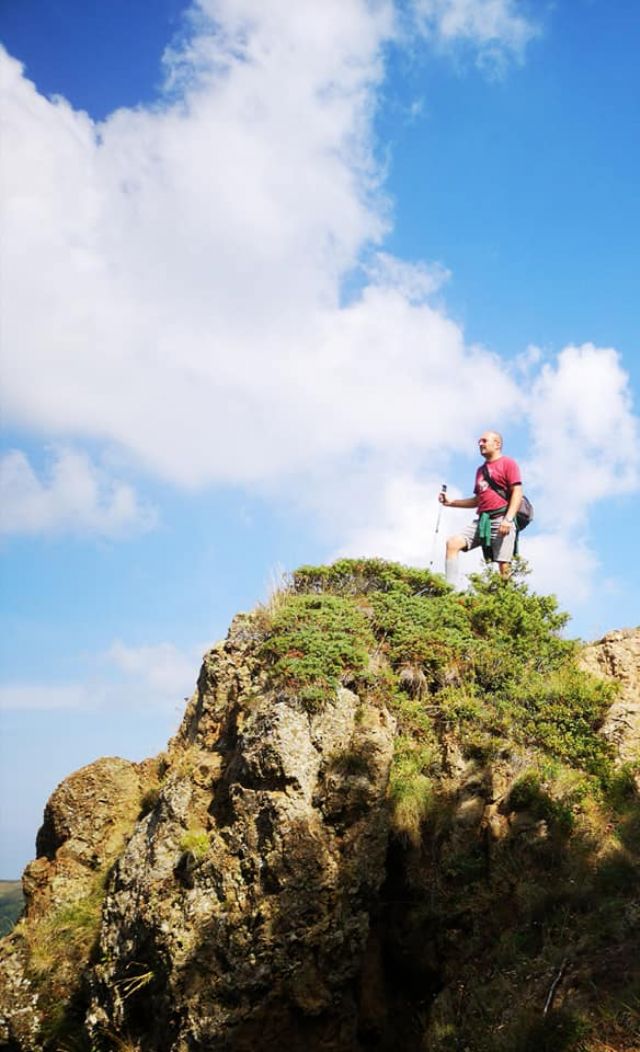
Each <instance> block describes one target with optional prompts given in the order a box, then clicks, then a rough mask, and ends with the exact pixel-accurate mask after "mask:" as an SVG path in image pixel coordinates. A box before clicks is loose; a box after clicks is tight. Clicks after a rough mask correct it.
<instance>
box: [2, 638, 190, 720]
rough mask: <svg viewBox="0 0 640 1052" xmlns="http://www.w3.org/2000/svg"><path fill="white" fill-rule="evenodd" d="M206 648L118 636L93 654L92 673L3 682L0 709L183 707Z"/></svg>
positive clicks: (170, 708) (171, 709)
mask: <svg viewBox="0 0 640 1052" xmlns="http://www.w3.org/2000/svg"><path fill="white" fill-rule="evenodd" d="M204 650H205V647H201V646H191V647H185V648H183V649H180V648H179V647H176V646H174V644H173V643H165V642H161V643H151V644H148V645H144V646H131V645H128V644H126V643H124V642H123V641H122V640H115V641H114V642H113V643H112V645H111V646H110V647H109V648H108V650H107V651H106V652H104V653H102V654H97V655H94V657H93V660H92V670H91V674H90V675H89V676H88V677H86V678H85V679H83V680H80V681H77V682H69V683H59V684H52V683H40V682H28V681H26V682H13V683H3V684H0V710H7V711H8V710H28V709H29V710H31V709H32V710H44V709H78V710H84V711H89V710H92V711H95V710H101V709H102V710H106V709H117V708H121V707H122V706H123V705H125V706H126V707H127V708H135V709H162V710H165V711H173V710H177V711H180V710H181V709H182V707H183V698H185V697H186V696H188V695H189V694H190V693H191V692H192V690H193V688H194V685H195V682H196V679H197V676H198V670H199V668H200V664H201V661H202V654H203V652H204Z"/></svg>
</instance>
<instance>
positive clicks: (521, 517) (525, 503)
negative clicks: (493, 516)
mask: <svg viewBox="0 0 640 1052" xmlns="http://www.w3.org/2000/svg"><path fill="white" fill-rule="evenodd" d="M482 475H483V478H484V480H485V482H487V483H488V485H489V486H491V489H492V490H493V491H494V492H495V493H498V494H499V495H500V496H501V497H502V499H503V500H506V501H508V499H509V498H508V494H507V491H506V489H503V488H502V486H499V485H498V483H497V482H494V481H493V479H492V478H491V475H490V474H489V468H488V467H487V465H486V464H483V465H482ZM530 522H533V504H532V503H531V501H530V500H529V498H528V497H525V496H524V494H523V497H522V502H521V504H520V510H519V511H518V512H516V529H517V530H518V532H519V533H520V532H521V531H522V530H526V528H527V526H528V525H529V523H530Z"/></svg>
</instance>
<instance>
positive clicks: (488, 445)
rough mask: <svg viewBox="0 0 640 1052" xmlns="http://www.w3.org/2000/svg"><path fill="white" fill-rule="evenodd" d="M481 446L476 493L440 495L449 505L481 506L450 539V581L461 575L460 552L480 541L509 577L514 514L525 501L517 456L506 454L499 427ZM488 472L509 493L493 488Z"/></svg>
mask: <svg viewBox="0 0 640 1052" xmlns="http://www.w3.org/2000/svg"><path fill="white" fill-rule="evenodd" d="M478 447H479V449H480V455H481V456H482V457H484V464H481V465H480V467H479V468H478V470H477V471H476V481H475V486H474V488H473V494H474V495H473V497H465V498H464V499H462V500H449V498H448V497H447V495H446V493H444V492H443V493H441V494H440V496H439V500H440V503H441V504H444V506H445V507H446V508H477V509H478V514H477V517H476V518H475V519H474V521H473V522H472V523H470V524H469V525H468V526H467V527H465V529H464V530H462V531H461V532H460V533H457V534H455V535H454V536H453V537H449V538H448V540H447V561H446V564H445V573H446V578H447V581H449V583H450V584H454V585H455V584H456V582H457V579H458V555H459V553H460V552H462V551H471V549H472V548H477V547H479V546H480V545H482V549H483V552H484V556H485V559H486V560H487V562H496V563H497V564H498V567H499V570H500V575H501V576H502V578H503V579H504V580H507V578H508V577H509V575H510V573H511V560H512V559H513V555H514V550H515V545H516V536H517V531H516V525H515V517H516V514H517V512H518V510H519V508H520V503H521V501H522V479H521V477H520V468H519V467H518V465H517V464H516V462H515V460H512V459H511V457H505V456H504V455H503V453H502V435H500V434H498V432H497V431H485V433H484V435H482V437H481V438H479V439H478ZM486 473H488V474H489V476H490V478H491V480H492V482H494V483H495V485H496V486H499V487H500V489H502V490H503V492H504V493H505V494H506V497H503V496H502V495H501V494H500V493H497V492H496V490H495V489H493V488H492V486H491V484H490V482H489V481H488V480H487V478H486V477H485V476H486Z"/></svg>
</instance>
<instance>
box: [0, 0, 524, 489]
mask: <svg viewBox="0 0 640 1052" xmlns="http://www.w3.org/2000/svg"><path fill="white" fill-rule="evenodd" d="M201 10H202V12H204V14H206V15H208V16H210V17H211V19H214V20H215V24H214V22H213V21H207V20H206V18H204V15H203V17H202V19H201V20H200V22H199V23H198V26H199V29H198V34H197V35H196V36H195V37H193V38H192V40H191V42H190V43H189V44H188V45H186V46H185V48H184V49H183V51H182V52H181V53H180V54H179V55H176V54H175V53H174V54H173V55H172V56H171V57H170V60H169V66H170V69H171V71H172V74H173V79H172V91H173V93H174V94H173V95H172V96H171V98H172V99H173V100H174V101H173V102H171V104H169V103H167V104H165V105H164V106H161V107H156V108H154V109H153V110H148V109H147V110H145V109H143V108H139V109H136V110H135V111H133V110H120V111H118V112H117V113H115V114H113V115H112V116H111V117H110V118H109V119H108V120H107V121H105V122H104V123H103V124H101V125H94V124H93V122H92V121H91V120H90V119H89V118H88V117H87V115H86V114H81V113H76V112H74V111H73V110H72V109H71V107H70V106H69V105H68V104H67V103H66V102H65V101H64V100H62V99H55V100H53V101H49V100H46V99H44V98H43V97H42V96H40V95H39V94H38V93H37V91H36V90H35V88H34V86H33V85H32V84H30V83H29V81H28V80H26V79H25V77H24V76H23V73H22V71H21V69H20V67H19V65H18V64H17V63H16V62H14V61H13V60H12V59H10V58H9V57H8V56H7V55H6V54H3V55H2V59H1V62H0V66H1V70H2V77H3V81H4V88H5V95H6V103H5V107H4V121H5V131H4V142H5V157H6V161H5V166H4V167H5V187H4V194H3V199H4V202H5V216H4V223H3V229H4V234H5V237H4V246H5V253H6V256H7V257H10V258H11V267H8V266H7V267H5V273H6V275H7V277H6V280H5V283H4V302H3V304H2V311H3V316H4V344H5V348H6V364H5V369H4V377H3V380H4V396H5V405H6V410H7V416H8V419H9V422H10V423H12V422H13V423H16V424H18V425H20V426H22V427H37V428H39V429H41V430H45V431H48V432H49V433H51V434H54V435H55V434H58V435H63V436H65V438H66V437H67V436H73V437H74V438H80V437H82V436H89V437H91V438H92V439H97V440H99V441H103V442H105V443H111V444H116V445H119V446H120V447H123V448H125V449H126V450H127V451H128V452H129V453H130V454H133V455H134V457H136V458H137V459H138V462H140V463H141V464H143V465H144V466H145V467H146V468H147V469H148V470H150V471H152V472H154V473H156V474H158V475H160V476H162V477H164V478H165V479H170V480H171V481H173V482H176V483H178V484H181V485H187V486H192V485H204V484H208V483H215V482H227V481H231V482H240V483H244V484H261V485H263V484H265V485H270V486H273V485H274V484H280V483H281V481H282V479H283V478H285V477H287V476H291V475H293V476H295V477H296V486H297V487H299V484H300V481H299V480H300V477H301V475H304V477H308V476H310V475H311V474H313V472H314V471H318V470H323V469H324V467H325V466H327V465H329V464H331V465H335V464H336V462H339V463H340V464H341V465H342V470H348V467H345V465H348V464H349V462H350V461H351V459H352V457H353V456H354V452H357V451H361V450H366V451H367V453H368V455H369V456H371V457H378V458H383V457H386V456H388V455H389V453H390V452H392V453H393V451H395V453H396V454H397V455H398V456H407V457H410V458H413V457H414V456H415V451H416V450H418V449H420V450H421V451H423V452H424V451H425V450H429V449H433V448H444V447H445V446H446V445H447V443H451V442H453V443H454V444H457V443H459V444H460V446H463V445H464V443H465V442H466V440H467V434H465V435H461V434H460V428H461V424H463V425H464V430H465V431H466V432H467V433H468V432H469V429H471V433H472V432H473V431H474V430H475V429H476V428H477V426H479V424H480V418H481V415H482V414H481V411H480V409H479V408H474V409H472V410H471V411H469V408H468V406H469V405H473V406H474V407H479V406H482V408H483V410H484V411H485V412H486V413H487V414H488V415H489V416H491V417H498V416H501V415H503V414H505V413H508V412H509V411H510V409H511V407H512V405H513V402H514V388H513V385H512V383H511V381H510V380H509V378H508V377H507V376H506V375H505V373H504V371H503V369H502V367H501V366H500V364H499V362H498V361H497V359H495V358H493V357H492V356H491V355H489V354H487V352H485V351H483V350H482V349H480V348H473V347H468V346H466V345H465V342H464V338H463V334H462V332H461V330H460V329H459V327H458V326H457V325H455V324H454V323H453V322H452V321H451V320H449V319H448V318H447V317H446V316H445V314H444V313H443V312H442V310H438V309H436V308H435V307H433V306H431V307H430V306H429V305H428V304H427V303H425V302H424V298H425V296H428V295H429V294H430V292H432V291H434V290H435V289H436V287H437V286H438V284H439V283H441V281H442V280H443V278H444V277H445V276H446V272H445V271H444V269H443V268H442V267H438V266H433V265H427V264H421V263H418V264H416V265H411V266H410V265H409V264H406V263H403V262H402V261H399V260H394V259H393V258H392V257H390V256H388V255H384V254H381V255H379V256H378V258H377V262H376V264H375V265H374V266H375V275H374V276H373V281H372V284H370V285H369V286H367V287H365V289H364V290H363V294H362V296H361V298H360V299H358V300H357V301H356V302H355V303H351V304H350V305H348V306H343V305H341V287H342V282H343V280H344V278H345V277H346V276H347V275H348V274H349V272H350V271H351V270H352V269H353V268H355V267H357V266H359V264H360V260H361V258H362V254H363V252H365V251H366V252H367V253H368V252H369V251H370V249H371V246H372V245H375V244H376V243H379V242H380V240H381V239H382V237H383V235H384V233H385V231H386V230H387V228H388V225H389V215H388V205H387V203H386V201H385V200H384V197H383V196H382V194H381V192H380V184H381V179H382V176H383V171H382V168H381V167H380V166H379V165H378V164H377V163H376V160H375V152H374V136H373V130H372V117H373V113H374V109H375V102H376V93H377V90H378V88H379V85H380V83H381V80H382V77H383V64H382V57H381V56H382V48H383V45H384V43H385V42H387V41H388V40H389V39H390V38H391V37H392V36H393V33H394V32H395V29H394V24H393V15H394V12H393V8H392V5H391V4H390V3H378V4H369V3H365V0H351V2H349V3H337V2H336V3H327V4H321V5H319V4H317V3H315V0H300V2H299V3H297V4H296V5H293V6H292V5H291V4H289V3H273V4H266V5H265V4H262V3H258V2H257V0H215V2H213V0H211V2H208V3H205V4H203V5H202V8H201ZM176 92H177V93H178V95H177V96H176ZM34 261H37V265H35V266H34ZM476 366H477V368H475V367H476ZM34 378H36V382H34ZM469 417H472V419H469ZM421 455H422V453H421Z"/></svg>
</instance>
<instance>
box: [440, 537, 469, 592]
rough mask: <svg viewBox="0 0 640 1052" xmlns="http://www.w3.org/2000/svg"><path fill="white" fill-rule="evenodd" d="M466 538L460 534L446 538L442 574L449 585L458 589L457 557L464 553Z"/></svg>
mask: <svg viewBox="0 0 640 1052" xmlns="http://www.w3.org/2000/svg"><path fill="white" fill-rule="evenodd" d="M467 543H468V542H467V538H466V537H463V536H462V534H456V535H455V536H453V537H448V538H447V558H446V561H445V564H444V574H445V577H446V579H447V581H448V583H449V584H451V585H453V587H454V588H457V587H458V555H459V554H460V552H463V551H466V548H467Z"/></svg>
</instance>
